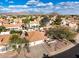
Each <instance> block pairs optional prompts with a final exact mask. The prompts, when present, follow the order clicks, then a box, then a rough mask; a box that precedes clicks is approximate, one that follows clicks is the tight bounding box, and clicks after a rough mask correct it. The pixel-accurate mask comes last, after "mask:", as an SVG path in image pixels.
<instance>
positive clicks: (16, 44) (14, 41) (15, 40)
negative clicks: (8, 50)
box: [9, 34, 29, 55]
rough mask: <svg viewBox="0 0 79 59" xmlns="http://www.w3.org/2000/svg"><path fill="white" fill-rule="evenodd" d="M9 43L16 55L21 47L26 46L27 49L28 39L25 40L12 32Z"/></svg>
mask: <svg viewBox="0 0 79 59" xmlns="http://www.w3.org/2000/svg"><path fill="white" fill-rule="evenodd" d="M9 44H10V46H11V47H12V48H13V49H14V51H17V55H18V54H20V52H21V50H22V49H23V48H26V47H27V48H26V49H27V50H28V48H29V41H28V40H26V39H25V38H20V37H19V35H17V34H13V35H12V36H11V37H10V39H9ZM23 45H24V46H23ZM22 46H23V47H22Z"/></svg>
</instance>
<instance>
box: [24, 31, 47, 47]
mask: <svg viewBox="0 0 79 59" xmlns="http://www.w3.org/2000/svg"><path fill="white" fill-rule="evenodd" d="M27 33H28V35H27V36H25V37H26V39H28V40H29V41H30V46H35V45H38V44H42V43H44V40H45V39H47V37H46V36H45V32H40V31H31V32H27Z"/></svg>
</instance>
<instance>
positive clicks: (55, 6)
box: [0, 0, 79, 14]
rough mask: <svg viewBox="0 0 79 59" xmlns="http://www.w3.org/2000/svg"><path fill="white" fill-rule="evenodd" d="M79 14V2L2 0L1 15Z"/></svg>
mask: <svg viewBox="0 0 79 59" xmlns="http://www.w3.org/2000/svg"><path fill="white" fill-rule="evenodd" d="M6 12H26V13H41V14H48V13H52V12H57V13H61V14H79V0H0V13H6Z"/></svg>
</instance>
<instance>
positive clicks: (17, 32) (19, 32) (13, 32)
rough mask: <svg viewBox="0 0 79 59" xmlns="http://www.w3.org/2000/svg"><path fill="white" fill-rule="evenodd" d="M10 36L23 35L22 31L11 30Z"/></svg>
mask: <svg viewBox="0 0 79 59" xmlns="http://www.w3.org/2000/svg"><path fill="white" fill-rule="evenodd" d="M10 34H20V35H21V34H22V31H16V30H11V31H10Z"/></svg>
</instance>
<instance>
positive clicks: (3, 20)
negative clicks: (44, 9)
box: [0, 14, 79, 58]
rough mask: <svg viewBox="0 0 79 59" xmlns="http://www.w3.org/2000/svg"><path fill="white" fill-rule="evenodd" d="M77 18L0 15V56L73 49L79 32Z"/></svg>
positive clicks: (37, 54) (38, 56) (36, 55)
mask: <svg viewBox="0 0 79 59" xmlns="http://www.w3.org/2000/svg"><path fill="white" fill-rule="evenodd" d="M74 17H75V18H74ZM77 17H78V16H76V15H73V16H72V15H69V16H66V15H59V14H56V15H54V14H52V15H18V16H17V15H16V16H14V15H5V16H4V15H1V17H0V57H2V58H3V57H6V58H7V57H9V58H13V57H16V58H19V57H23V58H28V57H29V58H41V57H44V54H47V55H48V56H52V55H56V54H57V53H61V52H63V50H67V49H70V48H72V47H73V46H75V45H76V43H79V42H77V40H78V39H75V38H76V36H77V35H78V34H79V33H78V31H79V25H78V21H79V20H78V19H77ZM57 51H58V52H57ZM8 54H10V55H11V56H10V55H8ZM7 55H8V56H7Z"/></svg>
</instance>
